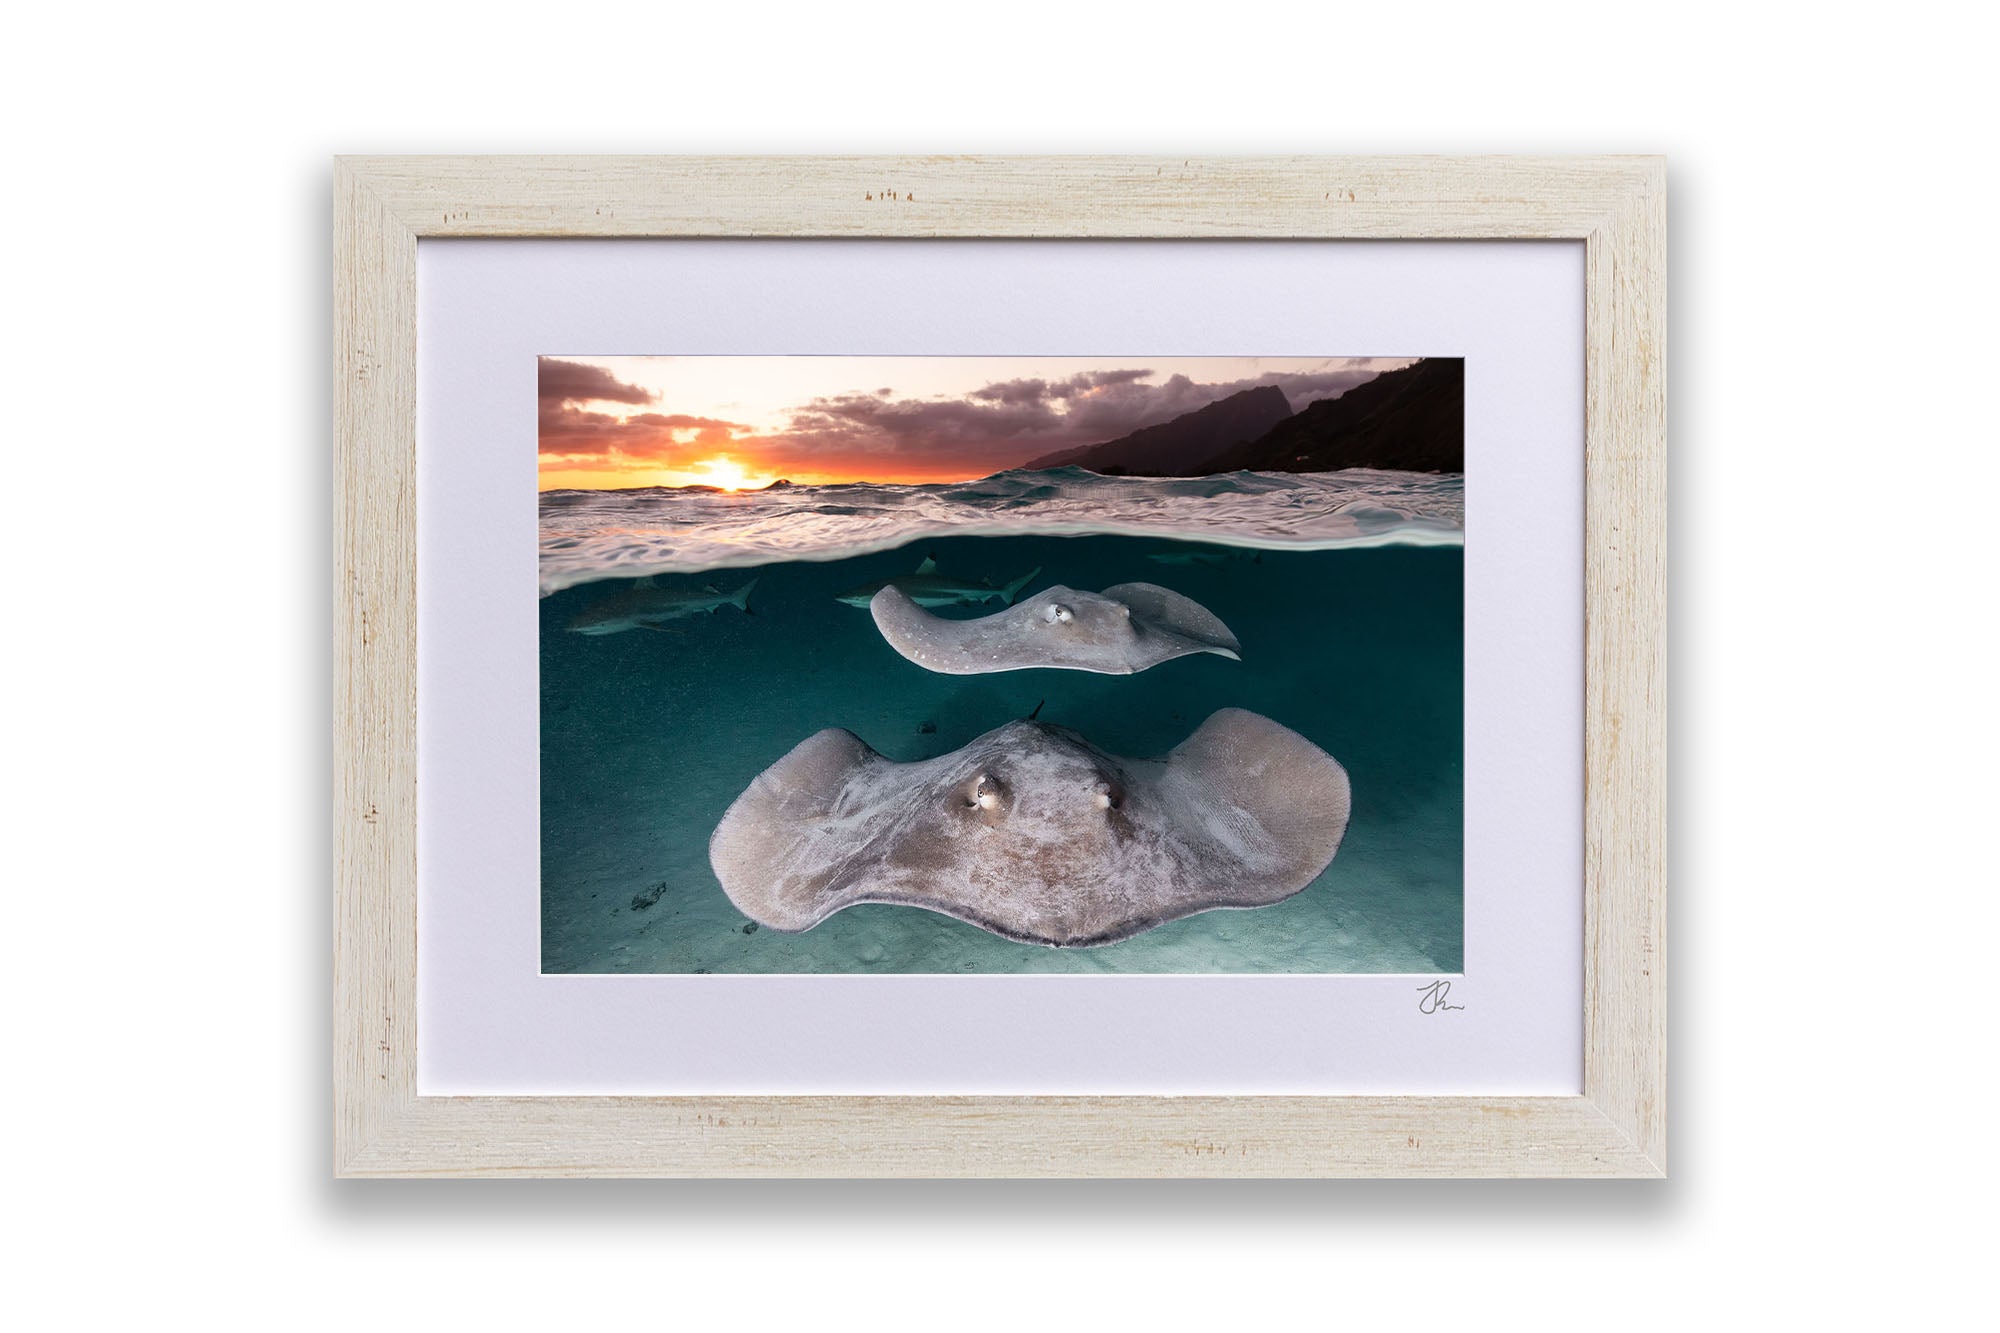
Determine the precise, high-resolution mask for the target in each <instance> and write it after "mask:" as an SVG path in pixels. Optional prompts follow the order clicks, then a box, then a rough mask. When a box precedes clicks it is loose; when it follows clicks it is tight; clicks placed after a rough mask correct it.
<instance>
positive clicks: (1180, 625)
mask: <svg viewBox="0 0 2000 1333" xmlns="http://www.w3.org/2000/svg"><path fill="white" fill-rule="evenodd" d="M868 610H869V611H870V612H871V613H872V614H873V615H874V617H875V626H876V628H877V629H880V630H881V631H882V637H883V638H885V639H887V640H888V641H889V646H890V647H891V648H894V649H895V650H896V651H897V652H899V653H901V654H902V655H903V656H905V657H907V658H909V659H910V660H911V661H912V662H915V663H916V664H917V665H918V666H920V667H923V668H924V669H925V670H928V671H938V672H942V673H944V674H945V675H950V676H976V675H983V674H985V673H986V672H989V671H1022V670H1025V669H1027V668H1029V667H1062V668H1066V669H1068V670H1071V671H1097V672H1102V673H1104V674H1106V675H1114V676H1122V675H1130V674H1131V673H1133V672H1135V671H1144V670H1145V669H1146V668H1147V667H1151V666H1158V665H1159V664H1160V663H1162V662H1167V661H1171V660H1172V659H1174V658H1176V657H1186V656H1188V655H1189V654H1190V653H1217V654H1220V655H1221V656H1223V657H1228V658H1235V659H1237V660H1239V661H1240V660H1241V658H1240V656H1239V653H1240V651H1241V645H1240V644H1238V643H1237V642H1236V636H1235V635H1234V634H1231V633H1230V632H1229V627H1228V626H1227V625H1225V624H1223V623H1222V622H1221V621H1220V620H1218V619H1216V618H1215V616H1214V614H1213V613H1211V612H1210V611H1209V610H1208V608H1207V607H1205V606H1203V605H1202V604H1201V603H1200V602H1197V601H1194V600H1193V599H1191V598H1187V597H1183V596H1181V595H1180V594H1179V593H1177V592H1170V591H1169V590H1167V589H1165V588H1162V587H1158V586H1156V585H1154V584H1151V583H1121V584H1119V585H1118V586H1116V587H1114V588H1106V589H1105V590H1104V591H1103V592H1101V593H1098V592H1078V591H1077V590H1076V589H1074V588H1065V587H1063V586H1061V585H1060V584H1058V585H1057V586H1056V587H1053V588H1048V589H1045V590H1043V591H1041V592H1038V593H1036V594H1035V595H1034V596H1033V597H1029V598H1026V599H1024V600H1022V601H1019V602H1016V603H1014V605H1012V606H1010V607H1008V608H1007V609H1006V610H1005V611H996V612H995V613H994V614H992V615H990V616H981V617H980V618H978V619H977V620H947V619H945V618H944V617H942V616H934V615H932V614H930V613H929V612H928V611H925V610H924V609H923V608H922V607H920V606H918V605H917V604H916V603H915V602H913V601H911V600H910V599H909V598H908V597H906V596H904V595H903V593H902V592H901V591H900V590H899V589H897V588H896V587H895V586H894V585H893V584H892V585H890V586H889V587H886V588H884V589H882V591H880V592H878V593H876V594H875V599H874V600H873V601H872V602H870V603H869V604H868Z"/></svg>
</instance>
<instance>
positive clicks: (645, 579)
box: [632, 574, 655, 588]
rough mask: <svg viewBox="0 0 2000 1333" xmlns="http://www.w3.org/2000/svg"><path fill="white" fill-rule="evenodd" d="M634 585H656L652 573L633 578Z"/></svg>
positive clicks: (645, 586) (648, 586)
mask: <svg viewBox="0 0 2000 1333" xmlns="http://www.w3.org/2000/svg"><path fill="white" fill-rule="evenodd" d="M632 586H633V587H635V588H651V587H653V586H655V585H654V583H653V576H652V575H651V574H643V575H641V576H640V577H638V578H636V579H633V580H632Z"/></svg>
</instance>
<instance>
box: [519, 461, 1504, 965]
mask: <svg viewBox="0 0 2000 1333" xmlns="http://www.w3.org/2000/svg"><path fill="white" fill-rule="evenodd" d="M1378 475H1391V474H1378ZM1355 512H1360V511H1355ZM1369 512H1372V511H1369ZM1365 521H1366V516H1365V514H1364V516H1363V522H1364V525H1365ZM547 541H548V539H547V537H546V536H545V550H546V548H547ZM1176 553H1179V554H1184V555H1196V556H1199V557H1200V559H1198V560H1194V561H1191V562H1188V563H1165V562H1161V561H1159V560H1155V559H1153V558H1151V557H1153V556H1157V555H1163V554H1166V555H1172V554H1176ZM926 555H928V556H931V557H933V558H934V559H935V560H936V561H937V565H938V567H939V569H940V570H942V571H944V572H947V573H950V574H954V575H960V576H963V577H966V578H968V579H980V578H984V579H987V580H989V581H990V582H992V583H994V584H995V585H999V584H1004V583H1010V582H1012V581H1013V580H1015V579H1017V578H1019V577H1020V576H1021V575H1022V574H1025V573H1027V572H1028V571H1029V570H1031V569H1034V568H1036V567H1037V566H1039V567H1040V570H1041V572H1040V574H1039V576H1037V577H1036V578H1035V579H1034V580H1033V581H1031V582H1030V583H1029V584H1028V585H1027V586H1026V588H1025V590H1024V593H1023V595H1030V594H1032V593H1034V592H1036V591H1038V590H1039V589H1042V588H1046V587H1048V586H1050V585H1051V584H1054V583H1063V584H1067V585H1069V586H1071V587H1074V588H1079V589H1086V590H1097V589H1101V588H1105V587H1108V586H1110V585H1112V584H1115V583H1121V582H1134V581H1141V582H1150V583H1157V584H1161V585H1163V586H1166V587H1169V588H1173V589H1174V590H1176V591H1178V592H1181V593H1184V594H1185V595H1187V596H1189V597H1192V598H1194V599H1195V600H1197V601H1199V602H1201V603H1202V604H1203V605H1204V606H1206V607H1208V608H1209V609H1210V610H1211V611H1213V612H1214V613H1215V614H1216V615H1218V616H1220V617H1221V618H1222V619H1223V621H1224V622H1226V623H1227V624H1228V625H1229V627H1230V628H1231V629H1232V630H1233V631H1234V632H1235V633H1236V636H1237V637H1238V639H1239V640H1240V641H1241V642H1242V645H1243V660H1242V661H1241V662H1231V661H1229V660H1227V659H1225V658H1221V657H1216V656H1210V655H1199V656H1194V657H1188V658H1182V659H1179V660H1176V661H1172V662H1167V663H1165V664H1163V665H1160V666H1157V667H1154V668H1152V669H1151V670H1149V671H1145V672H1142V673H1139V674H1137V675H1133V676H1106V675H1096V674H1092V673H1087V672H1079V671H1056V670H1031V671H1017V672H1009V673H1003V674H997V675H988V676H945V675H937V674H933V673H931V672H927V671H924V670H923V669H922V668H920V667H918V666H916V665H915V664H913V663H911V662H908V661H906V660H904V659H903V658H902V657H900V656H898V655H897V654H896V653H895V652H894V651H893V650H892V649H891V648H890V647H889V646H888V645H887V644H886V643H884V642H883V640H882V638H881V635H880V634H879V633H878V632H877V630H876V628H875V625H874V622H873V620H872V619H871V618H870V616H869V614H868V612H867V611H866V610H865V609H861V608H857V607H853V606H848V605H845V604H843V603H841V602H838V601H836V600H835V597H834V594H836V593H838V592H842V591H846V590H848V589H851V588H854V587H856V586H858V585H863V584H867V583H871V582H876V581H880V580H884V579H889V578H893V577H896V576H899V575H903V574H908V573H910V572H912V571H913V570H914V569H915V568H916V566H917V565H918V563H919V562H920V561H921V560H922V559H923V558H924V557H925V556H926ZM751 577H755V578H756V579H757V584H756V588H755V590H754V593H753V595H752V597H751V600H750V606H751V610H752V613H753V614H750V615H745V614H743V613H742V612H741V611H739V610H738V609H736V608H735V607H733V606H724V607H722V608H721V609H719V610H717V611H715V612H714V613H712V614H700V615H696V616H693V617H690V618H687V619H682V620H677V621H674V622H672V623H671V624H670V625H668V626H666V627H665V629H666V631H667V632H654V631H631V632H625V633H616V634H609V635H604V636H601V637H600V636H590V635H584V634H578V633H571V632H568V630H567V629H566V626H567V625H568V624H569V623H570V621H571V620H572V619H573V618H574V617H575V616H576V615H577V614H578V613H579V612H580V611H582V610H583V609H584V608H586V607H588V606H591V605H593V604H594V603H596V602H599V601H601V600H603V599H604V598H605V597H606V596H608V595H610V594H612V593H614V592H617V591H619V590H622V589H625V588H629V587H630V586H631V584H630V583H629V581H627V580H624V579H613V580H601V579H600V580H596V581H583V582H574V581H572V582H569V583H568V584H567V586H562V587H560V588H558V589H557V590H556V591H553V592H552V593H551V594H550V595H548V596H546V597H545V598H544V599H543V600H542V604H541V624H542V634H541V699H542V922H543V969H544V970H545V971H548V972H607V973H645V972H760V973H769V972H953V973H960V972H963V973H981V972H1456V971H1459V970H1461V967H1462V961H1463V910H1462V901H1463V892H1462V879H1463V876H1462V859H1463V814H1464V807H1463V780H1462V767H1463V742H1462V735H1463V697H1464V689H1463V668H1462V661H1463V641H1464V636H1463V550H1462V547H1460V546H1457V545H1450V544H1445V545H1384V546H1365V545H1364V546H1353V545H1350V546H1345V547H1341V548H1339V549H1295V550H1292V549H1263V550H1253V549H1247V548H1243V547H1226V546H1209V545H1201V544H1191V543H1184V542H1176V541H1171V540H1163V539H1161V538H1159V537H1144V536H1106V535H1094V536H1086V535H1032V536H1006V537H995V536H926V537H924V538H922V539H920V540H917V541H912V542H909V543H907V544H904V545H900V546H897V547H894V548H893V549H887V550H879V551H875V552H873V553H871V554H866V555H860V556H854V557H850V558H845V559H836V560H812V561H806V560H794V561H780V562H774V563H764V564H760V565H754V566H748V565H743V564H741V563H737V564H736V567H734V568H730V569H727V570H723V571H721V572H715V571H714V570H712V569H711V570H708V571H705V572H687V573H667V574H662V575H660V576H659V578H658V580H657V581H658V583H659V585H661V586H662V587H666V588H670V589H671V588H673V587H678V586H685V587H688V588H698V587H700V586H702V585H707V584H714V585H718V586H719V587H720V588H722V589H723V590H724V591H729V590H733V589H735V588H736V587H738V586H739V585H740V584H742V583H743V582H744V581H745V580H747V579H748V578H751ZM998 609H1000V603H997V602H995V603H989V604H987V605H986V606H984V607H983V608H975V607H955V608H941V609H939V610H938V614H941V615H947V616H971V615H978V614H990V613H991V612H993V611H996V610H998ZM1037 706H1039V707H1040V710H1041V711H1040V714H1039V716H1040V719H1041V720H1042V721H1044V722H1053V723H1058V724H1061V725H1063V726H1066V727H1070V728H1072V729H1074V730H1076V731H1078V732H1081V733H1082V734H1083V735H1084V736H1086V737H1087V738H1088V739H1089V740H1090V741H1092V742H1093V743H1094V744H1096V745H1098V746H1100V747H1101V748H1103V749H1106V750H1109V751H1111V752H1112V753H1114V754H1120V755H1133V756H1154V755H1159V754H1163V753H1165V752H1166V751H1167V750H1169V749H1171V748H1172V747H1173V746H1175V745H1177V744H1178V743H1179V742H1180V741H1182V740H1184V739H1185V738H1186V737H1187V735H1188V733H1189V732H1191V731H1193V730H1194V729H1195V728H1196V727H1197V726H1199V725H1200V724H1201V722H1202V720H1203V719H1204V718H1206V717H1207V716H1208V715H1209V714H1210V713H1212V712H1214V711H1215V710H1216V709H1218V708H1223V707H1228V706H1234V707H1239V708H1246V709H1250V710H1252V711H1254V712H1258V713H1262V714H1264V715H1266V716H1268V717H1270V718H1273V719H1275V720H1277V721H1279V722H1281V723H1283V724H1284V725H1286V726H1288V727H1290V728H1292V729H1293V730H1295V731H1297V732H1299V733H1300V734H1302V735H1304V736H1306V737H1307V738H1308V739H1310V740H1312V741H1313V742H1315V743H1316V744H1318V745H1319V746H1320V747H1321V748H1322V749H1324V750H1326V751H1327V752H1328V753H1329V754H1331V755H1333V756H1334V758H1336V759H1338V760H1339V761H1340V762H1341V763H1342V764H1343V765H1344V766H1345V767H1346V768H1347V771H1348V774H1349V777H1350V779H1351V781H1352V784H1353V794H1354V806H1353V817H1352V821H1351V823H1350V825H1349V828H1348V832H1347V836H1346V839H1345V841H1344V842H1343V844H1342V846H1341V849H1340V852H1339V855H1338V856H1336V857H1335V859H1334V861H1333V864H1332V865H1331V866H1330V867H1329V868H1328V869H1327V870H1326V872H1325V873H1323V874H1322V875H1321V876H1320V877H1319V878H1318V879H1317V880H1315V881H1314V882H1313V883H1312V884H1311V885H1310V886H1309V887H1308V888H1307V889H1306V890H1305V891H1304V892H1302V893H1300V894H1298V895H1297V896H1296V897H1293V898H1291V899H1288V900H1287V901H1285V902H1283V903H1279V904H1275V905H1273V906H1269V907H1261V908H1256V909H1252V910H1248V911H1219V912H1208V913H1204V914H1202V915H1200V916H1195V917H1190V918H1187V919H1185V920H1182V921H1178V922H1173V923H1171V924H1169V925H1166V926H1162V927H1159V928H1158V929H1155V930H1152V931H1149V932H1146V933H1145V934H1142V935H1139V936H1136V937H1134V938H1132V939H1129V940H1126V941H1123V942H1121V943H1118V944H1113V945H1107V946H1103V947H1099V948H1091V949H1048V948H1040V947H1036V946H1032V945H1023V944H1014V943H1010V942H1008V941H1006V940H1002V939H1000V938H998V937H997V936H993V935H990V934H987V933H986V932H984V931H981V930H978V929H977V928H975V927H972V926H968V925H965V924H963V923H961V922H958V921H955V920H952V919H950V918H948V917H944V916H940V915H937V914H934V913H930V912H926V911H922V910H920V909H914V908H908V907H890V906H880V905H867V906H861V907H854V908H850V909H848V910H846V911H844V912H840V913H838V914H836V915H835V916H833V917H831V918H829V919H828V920H827V921H826V922H824V923H823V924H821V925H820V926H818V927H816V928H814V929H812V930H810V931H806V932H804V933H802V934H798V935H784V934H780V933H778V932H776V931H773V930H770V929H767V928H758V927H754V926H753V923H751V922H749V921H747V920H746V919H745V918H744V917H743V916H742V915H741V914H740V913H739V912H737V911H736V909H735V908H734V906H732V905H731V903H730V902H729V900H728V898H727V897H725V896H724V894H723V892H722V889H721V886H720V885H719V884H718V883H717V882H716V879H715V876H714V873H713V872H712V871H711V870H710V868H709V865H708V857H707V845H708V837H709V834H710V832H711V831H712V830H713V829H714V827H715V825H716V823H717V822H718V821H719V820H720V819H721V818H722V815H723V813H724V811H725V810H727V808H728V806H729V804H730V802H731V801H733V800H734V799H735V798H736V796H737V795H738V794H739V793H740V792H741V791H742V790H743V789H744V787H746V786H747V785H748V784H749V783H750V781H751V780H752V779H753V778H755V777H756V776H757V774H758V773H760V772H761V771H763V769H765V768H766V767H768V766H769V765H770V764H771V763H773V762H774V761H776V760H777V759H779V758H780V757H782V756H783V755H784V754H785V753H786V752H787V751H789V750H790V749H791V748H792V747H793V746H794V745H796V744H797V743H798V742H799V741H801V740H803V739H805V738H806V737H807V736H810V735H811V734H812V733H814V732H816V731H818V730H820V729H821V728H824V727H830V726H837V727H845V728H847V729H848V730H850V731H853V732H854V733H856V734H857V735H859V736H860V737H861V739H863V740H864V741H866V742H867V743H868V744H869V745H871V746H873V747H874V748H875V749H876V750H879V751H880V752H881V753H883V754H884V755H886V756H888V757H890V758H892V759H896V760H904V761H907V760H916V759H927V758H931V757H933V756H936V755H940V754H944V753H947V752H949V751H951V750H954V749H957V748H959V747H961V746H963V745H964V744H966V743H967V742H968V741H970V740H972V739H973V738H974V737H976V736H978V735H980V734H982V733H984V732H986V731H989V730H991V729H992V728H994V727H997V726H999V725H1001V724H1002V723H1005V722H1007V721H1009V720H1012V719H1015V718H1020V717H1024V716H1027V715H1028V714H1029V713H1030V712H1031V711H1032V710H1034V709H1036V708H1037Z"/></svg>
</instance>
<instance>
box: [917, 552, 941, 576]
mask: <svg viewBox="0 0 2000 1333" xmlns="http://www.w3.org/2000/svg"><path fill="white" fill-rule="evenodd" d="M917 573H919V574H935V573H937V557H936V556H931V555H927V556H925V557H924V563H922V564H921V565H918V566H917Z"/></svg>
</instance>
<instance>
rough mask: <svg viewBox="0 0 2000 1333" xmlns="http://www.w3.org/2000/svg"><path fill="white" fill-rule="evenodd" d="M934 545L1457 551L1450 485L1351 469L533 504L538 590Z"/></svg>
mask: <svg viewBox="0 0 2000 1333" xmlns="http://www.w3.org/2000/svg"><path fill="white" fill-rule="evenodd" d="M946 533H949V534H951V535H953V536H968V535H978V536H991V537H1019V536H1031V535H1058V536H1077V535H1083V534H1087V533H1109V534H1114V535H1123V536H1143V537H1162V538H1173V539H1177V540H1183V541H1200V542H1211V543H1216V544H1220V545H1229V546H1250V547H1263V548H1266V549H1273V548H1301V549H1328V548H1333V547H1346V546H1442V545H1458V544H1461V543H1462V542H1463V541H1464V539H1465V478H1464V477H1463V476H1462V475H1459V474H1457V473H1443V474H1439V473H1427V472H1377V471H1373V470H1371V469H1366V468H1353V469H1349V470H1348V471H1344V472H1309V473H1272V472H1230V473H1223V474H1219V475H1216V476H1208V477H1105V476H1100V475H1098V474H1097V473H1095V472H1086V471H1084V470H1083V469H1082V468H1075V467H1065V468H1055V469H1053V470H1050V471H1042V472H1028V471H1013V472H1001V473H997V474H995V475H994V476H991V477H983V478H981V479H980V480H978V481H968V482H952V483H948V484H940V485H927V486H892V485H884V484H880V483H876V482H848V483H844V484H841V485H834V486H800V485H780V486H774V487H770V488H767V489H764V490H758V491H718V490H715V489H713V488H711V487H706V486H688V487H659V486H656V487H646V488H643V489H637V490H624V491H544V492H543V493H542V496H541V589H542V595H543V596H547V595H548V594H550V593H552V592H557V591H560V590H561V589H563V588H568V587H572V586H574V585H576V584H579V583H588V582H591V581H592V580H595V579H604V578H638V577H642V576H644V575H648V574H673V573H694V572H698V571H703V570H712V569H737V568H744V567H747V566H751V565H764V564H770V563H772V562H773V561H781V560H839V559H844V558H846V557H848V556H854V555H867V554H870V553H873V552H876V551H886V550H893V549H894V548H896V547H898V546H902V545H904V544H905V543H908V542H912V541H918V540H921V539H923V538H926V537H936V536H941V535H944V534H946Z"/></svg>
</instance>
